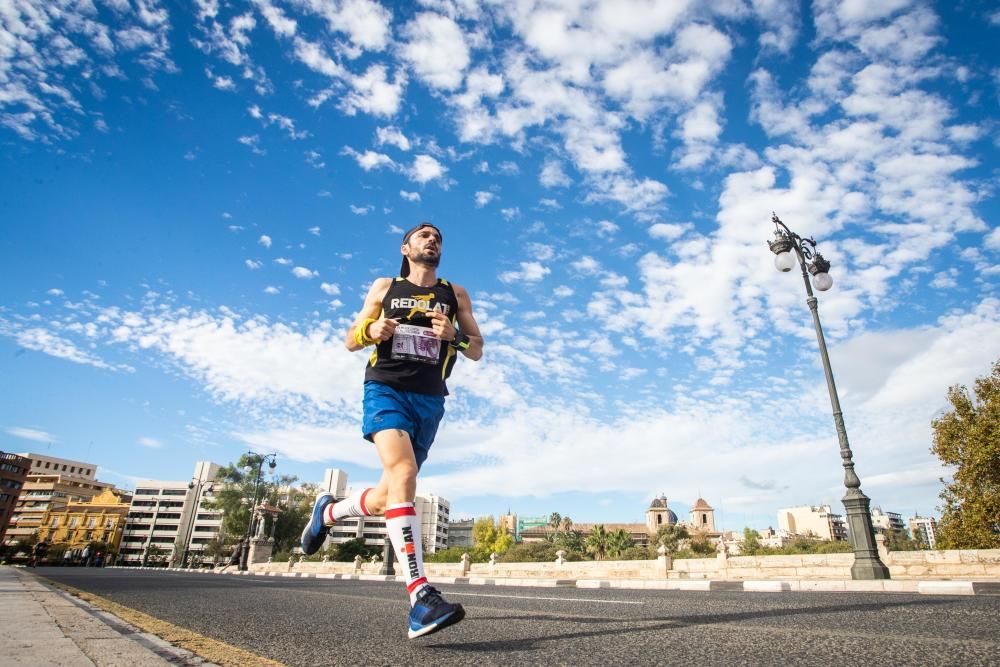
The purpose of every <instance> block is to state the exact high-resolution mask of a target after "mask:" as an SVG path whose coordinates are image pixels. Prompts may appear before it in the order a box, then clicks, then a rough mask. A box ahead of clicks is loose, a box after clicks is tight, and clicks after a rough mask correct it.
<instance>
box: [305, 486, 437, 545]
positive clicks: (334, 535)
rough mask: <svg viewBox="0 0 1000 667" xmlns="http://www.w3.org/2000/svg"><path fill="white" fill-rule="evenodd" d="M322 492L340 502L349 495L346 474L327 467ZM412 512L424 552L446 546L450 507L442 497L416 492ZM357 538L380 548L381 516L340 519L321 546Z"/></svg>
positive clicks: (382, 539)
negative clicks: (414, 515)
mask: <svg viewBox="0 0 1000 667" xmlns="http://www.w3.org/2000/svg"><path fill="white" fill-rule="evenodd" d="M322 490H324V491H329V492H330V493H332V494H333V496H334V498H336V499H337V500H342V499H344V498H346V497H347V496H349V495H350V494H351V492H352V490H351V489H350V488H348V486H347V473H346V472H344V471H343V470H340V469H338V468H327V469H326V471H324V477H323V484H322ZM413 505H414V507H413V509H414V510H415V511H416V513H417V516H419V517H420V530H421V533H422V541H423V544H424V552H425V553H434V552H435V551H437V550H438V549H444V548H446V547H447V546H448V523H449V520H450V517H451V504H450V503H449V502H448V501H447V500H446V499H444V498H442V497H440V496H437V495H434V494H432V493H418V494H417V497H416V499H415V500H414V503H413ZM357 538H361V539H363V540H364V541H365V545H367V546H371V547H379V548H381V547H384V546H385V539H386V530H385V518H384V517H381V516H364V517H356V518H348V519H341V520H340V521H338V522H337V524H336V525H335V526H333V527H332V528H331V529H330V534H329V536H328V537H327V539H326V543H325V544H324V547H326V548H329V547H330V546H331V545H334V544H342V543H344V542H347V541H349V540H353V539H357Z"/></svg>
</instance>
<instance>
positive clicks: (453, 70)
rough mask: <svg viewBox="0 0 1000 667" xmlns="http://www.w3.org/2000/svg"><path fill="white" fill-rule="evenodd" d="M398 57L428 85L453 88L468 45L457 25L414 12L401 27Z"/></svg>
mask: <svg viewBox="0 0 1000 667" xmlns="http://www.w3.org/2000/svg"><path fill="white" fill-rule="evenodd" d="M402 34H403V38H404V39H405V40H406V41H405V42H404V43H403V45H402V46H401V47H400V53H401V55H402V57H403V58H404V59H405V60H406V61H407V62H408V63H409V64H410V67H412V68H413V71H414V72H415V73H416V75H417V77H418V78H419V79H420V80H422V81H423V82H424V83H426V84H427V85H429V86H431V87H432V88H439V89H442V90H454V89H455V88H457V87H458V86H459V85H461V83H462V73H463V72H464V71H465V68H466V67H468V65H469V47H468V45H466V43H465V37H464V35H463V33H462V29H461V28H459V26H458V24H456V23H455V22H454V21H452V20H451V19H450V18H448V17H447V16H441V15H440V14H435V13H432V12H424V13H422V14H418V15H417V16H416V18H414V19H413V20H412V21H410V22H409V23H407V24H406V25H404V26H403V29H402Z"/></svg>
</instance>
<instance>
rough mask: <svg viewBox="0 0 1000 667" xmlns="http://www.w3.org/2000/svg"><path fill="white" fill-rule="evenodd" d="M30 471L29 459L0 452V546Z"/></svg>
mask: <svg viewBox="0 0 1000 667" xmlns="http://www.w3.org/2000/svg"><path fill="white" fill-rule="evenodd" d="M30 469H31V459H29V458H27V457H25V456H21V455H19V454H10V453H8V452H0V544H2V543H3V540H4V535H5V534H6V532H7V523H8V522H9V521H10V518H11V516H12V515H13V514H14V509H15V508H16V507H17V501H18V498H20V497H21V490H22V489H23V488H24V483H25V482H26V481H27V480H28V471H29V470H30Z"/></svg>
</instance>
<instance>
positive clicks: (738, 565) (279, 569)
mask: <svg viewBox="0 0 1000 667" xmlns="http://www.w3.org/2000/svg"><path fill="white" fill-rule="evenodd" d="M882 561H883V562H884V563H885V564H886V566H887V567H888V568H889V572H890V575H891V576H892V578H893V579H898V580H906V579H958V580H977V581H983V580H1000V549H980V550H963V551H890V552H883V553H882ZM853 563H854V554H851V553H840V554H816V555H801V556H727V555H725V554H719V555H718V556H716V557H713V558H690V559H688V558H686V559H677V560H673V559H671V558H670V557H669V556H666V555H661V556H660V557H659V558H657V559H655V560H633V561H611V560H604V561H566V560H563V561H562V562H551V563H503V562H494V563H427V564H426V570H427V574H428V576H431V577H475V578H511V579H708V580H714V581H748V580H751V581H752V580H768V579H782V580H795V579H810V580H812V579H830V580H844V579H850V578H851V565H853ZM381 566H382V564H381V563H380V562H374V563H371V562H367V561H365V562H360V563H339V562H334V561H330V562H325V563H324V562H318V561H302V562H296V561H294V560H293V561H292V562H275V563H256V564H254V565H252V566H251V569H252V570H253V571H254V572H257V573H267V572H273V573H285V572H296V573H303V574H305V573H311V574H364V575H377V574H378V573H379V570H380V569H381Z"/></svg>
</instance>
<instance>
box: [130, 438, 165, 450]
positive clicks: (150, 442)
mask: <svg viewBox="0 0 1000 667" xmlns="http://www.w3.org/2000/svg"><path fill="white" fill-rule="evenodd" d="M136 443H137V444H139V445H142V446H143V447H146V448H148V449H160V448H161V447H163V443H162V442H160V441H159V440H157V439H156V438H150V437H148V436H143V437H141V438H139V439H138V440H136Z"/></svg>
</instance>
